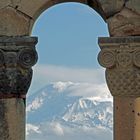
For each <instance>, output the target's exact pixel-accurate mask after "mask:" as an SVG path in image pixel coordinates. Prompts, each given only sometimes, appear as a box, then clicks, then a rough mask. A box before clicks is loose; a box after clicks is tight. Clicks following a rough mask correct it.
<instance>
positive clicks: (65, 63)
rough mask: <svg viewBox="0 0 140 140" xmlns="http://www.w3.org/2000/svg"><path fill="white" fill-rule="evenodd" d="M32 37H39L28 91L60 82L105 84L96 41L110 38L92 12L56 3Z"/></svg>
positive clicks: (67, 4) (45, 14)
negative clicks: (101, 38) (99, 38)
mask: <svg viewBox="0 0 140 140" xmlns="http://www.w3.org/2000/svg"><path fill="white" fill-rule="evenodd" d="M32 36H38V38H39V42H38V44H37V46H36V47H37V51H38V55H39V60H38V63H37V65H36V66H35V67H34V77H33V82H32V86H31V89H30V92H35V91H36V90H37V89H39V88H41V87H43V86H44V85H45V84H46V83H47V82H54V81H59V80H60V81H72V82H93V83H96V82H97V83H101V82H104V77H103V71H102V70H101V69H102V68H101V67H100V66H99V64H98V62H97V55H98V52H99V47H98V44H97V42H98V37H104V36H109V35H108V29H107V24H106V23H105V22H104V20H103V19H102V18H101V16H100V15H99V14H98V13H96V11H95V10H93V9H91V8H90V7H88V6H86V5H84V4H80V3H63V4H57V5H55V6H53V7H51V8H49V9H47V10H46V11H45V12H44V13H42V14H41V15H40V17H39V18H38V20H37V21H36V23H35V25H34V28H33V30H32ZM99 75H100V76H101V75H102V77H103V78H102V77H99Z"/></svg>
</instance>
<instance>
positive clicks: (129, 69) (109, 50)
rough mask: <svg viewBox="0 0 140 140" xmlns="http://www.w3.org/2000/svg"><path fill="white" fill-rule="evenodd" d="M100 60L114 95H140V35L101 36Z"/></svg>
mask: <svg viewBox="0 0 140 140" xmlns="http://www.w3.org/2000/svg"><path fill="white" fill-rule="evenodd" d="M99 45H100V48H101V51H100V53H99V55H98V61H99V63H100V65H101V66H103V67H105V68H106V81H107V84H108V87H109V89H110V92H111V94H112V95H113V96H128V97H131V96H134V97H137V96H138V97H139V96H140V37H110V38H109V37H108V38H99Z"/></svg>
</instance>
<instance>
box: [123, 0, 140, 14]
mask: <svg viewBox="0 0 140 140" xmlns="http://www.w3.org/2000/svg"><path fill="white" fill-rule="evenodd" d="M126 7H128V8H129V9H131V10H133V11H134V12H136V13H138V14H140V0H129V1H128V2H126Z"/></svg>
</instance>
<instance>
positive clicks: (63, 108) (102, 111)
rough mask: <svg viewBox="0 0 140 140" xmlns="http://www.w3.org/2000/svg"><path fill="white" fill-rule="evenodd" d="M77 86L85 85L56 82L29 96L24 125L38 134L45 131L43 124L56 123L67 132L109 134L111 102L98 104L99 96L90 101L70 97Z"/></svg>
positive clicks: (78, 97) (90, 98)
mask: <svg viewBox="0 0 140 140" xmlns="http://www.w3.org/2000/svg"><path fill="white" fill-rule="evenodd" d="M85 84H87V83H85ZM80 86H85V85H84V83H82V84H80V83H72V82H56V83H51V84H48V85H46V86H45V87H44V88H42V89H41V90H39V92H36V93H35V94H34V95H31V96H29V97H28V102H27V123H28V124H33V125H34V126H38V130H39V129H41V127H44V124H45V123H47V124H50V123H56V124H60V125H62V126H64V127H68V128H85V127H86V128H88V129H90V128H98V129H100V128H102V129H108V130H109V131H112V126H113V120H112V118H113V117H112V116H113V114H112V112H113V111H112V101H111V100H107V99H105V101H104V100H103V99H102V100H101V97H100V96H98V95H96V96H94V95H93V96H92V97H83V96H79V94H78V96H77V95H73V94H72V93H73V92H74V91H76V90H77V88H78V90H79V89H80V88H79V87H80ZM90 86H92V85H90ZM78 90H77V91H78ZM75 93H76V92H75ZM46 127H47V126H46ZM32 131H35V130H32Z"/></svg>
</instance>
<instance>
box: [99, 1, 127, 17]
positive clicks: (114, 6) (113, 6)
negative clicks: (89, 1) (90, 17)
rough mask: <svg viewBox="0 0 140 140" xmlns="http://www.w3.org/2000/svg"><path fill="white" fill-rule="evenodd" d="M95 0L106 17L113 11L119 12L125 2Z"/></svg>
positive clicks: (112, 13) (113, 12)
mask: <svg viewBox="0 0 140 140" xmlns="http://www.w3.org/2000/svg"><path fill="white" fill-rule="evenodd" d="M97 1H98V3H100V5H101V7H102V9H103V11H104V13H105V16H106V17H110V16H112V15H114V14H115V13H117V12H119V11H120V10H121V9H122V7H123V5H124V2H125V0H97Z"/></svg>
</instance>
